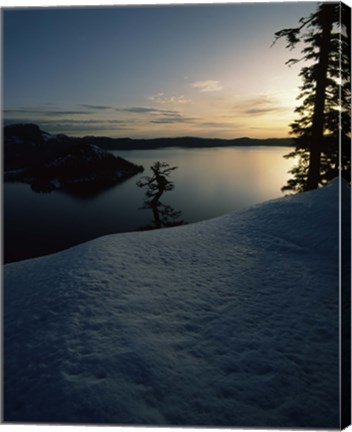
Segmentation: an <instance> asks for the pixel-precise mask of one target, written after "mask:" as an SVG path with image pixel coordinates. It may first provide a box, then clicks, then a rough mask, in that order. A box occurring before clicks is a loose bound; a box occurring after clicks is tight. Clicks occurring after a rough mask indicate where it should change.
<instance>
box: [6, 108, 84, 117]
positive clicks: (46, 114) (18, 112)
mask: <svg viewBox="0 0 352 432" xmlns="http://www.w3.org/2000/svg"><path fill="white" fill-rule="evenodd" d="M4 114H5V115H6V114H11V115H23V114H30V115H34V116H44V117H55V116H65V115H79V114H92V113H91V111H82V110H80V111H78V110H75V111H73V110H70V111H66V110H44V109H37V108H24V109H22V108H21V109H5V110H4Z"/></svg>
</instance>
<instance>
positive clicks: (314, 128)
mask: <svg viewBox="0 0 352 432" xmlns="http://www.w3.org/2000/svg"><path fill="white" fill-rule="evenodd" d="M299 22H300V26H299V27H296V28H290V29H284V30H280V31H278V32H277V33H275V40H274V43H275V42H276V40H277V39H280V38H282V37H283V38H286V40H287V46H286V47H287V48H290V49H293V48H294V47H295V46H296V44H297V43H299V42H303V43H304V48H303V49H302V51H301V53H302V54H303V57H302V58H301V59H290V60H288V62H287V64H289V65H293V64H296V63H298V62H300V61H302V60H303V61H307V62H309V65H308V66H305V67H303V68H302V70H301V72H300V76H301V77H302V79H303V85H302V86H301V87H300V90H301V92H300V94H299V96H298V98H297V99H299V100H301V105H300V106H298V107H297V108H296V110H295V112H296V113H297V114H298V115H299V118H298V119H297V120H296V121H294V122H293V123H292V124H291V125H290V127H291V132H290V133H291V134H292V135H294V136H295V144H296V148H295V150H294V151H293V152H291V153H289V154H288V155H286V156H285V157H287V158H290V157H298V159H299V163H298V165H297V166H295V167H294V168H293V169H292V170H291V171H290V172H291V174H293V176H294V177H293V179H290V180H289V181H288V184H287V185H286V186H284V187H283V188H282V190H285V191H294V192H300V191H304V190H310V189H315V188H317V187H318V186H320V185H323V184H325V183H327V182H328V181H329V180H331V179H332V178H333V177H336V176H337V175H339V169H340V171H341V173H342V175H343V176H344V177H345V178H346V179H347V180H348V181H350V154H351V153H350V151H351V150H350V140H349V138H348V135H349V134H350V124H351V117H350V105H351V58H350V50H351V17H350V11H349V8H348V7H347V6H345V5H343V4H342V3H324V4H321V5H320V6H319V7H318V10H317V11H316V12H315V13H313V14H311V15H310V16H309V17H307V18H301V20H300V21H299ZM340 141H341V148H339V142H340ZM339 150H341V151H339Z"/></svg>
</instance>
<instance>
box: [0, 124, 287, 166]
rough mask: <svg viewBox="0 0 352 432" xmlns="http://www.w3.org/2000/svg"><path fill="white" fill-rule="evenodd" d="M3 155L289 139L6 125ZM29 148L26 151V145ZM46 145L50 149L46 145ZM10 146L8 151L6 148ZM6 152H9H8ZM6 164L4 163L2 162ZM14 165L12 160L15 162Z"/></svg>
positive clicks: (276, 142) (279, 143) (268, 143)
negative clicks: (99, 133)
mask: <svg viewBox="0 0 352 432" xmlns="http://www.w3.org/2000/svg"><path fill="white" fill-rule="evenodd" d="M4 141H5V156H6V153H7V156H8V157H7V163H9V162H10V160H9V159H11V162H14V161H13V159H14V157H15V156H17V158H19V159H20V158H21V157H22V156H23V155H26V158H28V157H29V156H30V155H31V156H33V155H34V154H35V157H36V158H38V157H42V158H43V159H45V157H46V156H45V155H46V154H47V152H49V153H51V152H59V151H62V149H63V148H67V147H69V146H70V145H72V144H93V145H96V146H98V147H100V148H102V149H105V150H146V149H158V148H164V147H181V148H206V147H229V146H246V147H247V146H292V145H293V140H292V139H290V138H269V139H254V138H247V137H244V138H235V139H220V138H198V137H176V138H153V139H132V138H109V137H96V136H85V137H83V138H78V137H69V136H67V135H63V134H59V135H51V134H49V133H47V132H44V131H42V130H40V128H39V127H38V126H37V125H34V124H20V125H10V126H5V128H4ZM29 144H30V145H31V147H32V148H31V150H29V148H28V145H29ZM46 144H50V146H48V145H46ZM9 146H10V147H11V149H9V148H8V147H9ZM9 150H10V151H9ZM5 162H6V161H5ZM15 162H16V161H15Z"/></svg>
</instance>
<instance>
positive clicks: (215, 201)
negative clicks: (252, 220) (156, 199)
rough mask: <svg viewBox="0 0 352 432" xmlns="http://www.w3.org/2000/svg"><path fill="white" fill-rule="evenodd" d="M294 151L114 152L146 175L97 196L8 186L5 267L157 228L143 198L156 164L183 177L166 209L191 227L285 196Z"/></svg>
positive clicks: (165, 199) (5, 193)
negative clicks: (142, 184)
mask: <svg viewBox="0 0 352 432" xmlns="http://www.w3.org/2000/svg"><path fill="white" fill-rule="evenodd" d="M288 152H289V148H287V147H246V148H244V147H226V148H205V149H181V148H167V149H161V150H160V149H157V150H130V151H114V152H112V153H114V154H115V155H119V156H121V157H124V158H125V159H127V160H130V161H131V162H134V163H137V164H139V165H143V166H144V168H145V171H144V173H142V174H138V175H136V176H134V177H132V178H130V179H128V180H127V181H125V182H123V183H121V184H119V185H116V186H114V187H111V188H110V189H107V190H104V191H103V192H101V193H99V194H96V195H88V196H87V195H86V196H77V195H76V196H75V195H72V194H70V193H68V192H64V191H54V192H51V193H37V192H33V191H32V190H31V187H30V186H29V185H27V184H22V183H5V184H4V188H3V197H4V212H3V215H4V232H3V234H4V260H5V262H12V261H17V260H21V259H25V258H30V257H35V256H41V255H46V254H49V253H52V252H56V251H59V250H63V249H65V248H67V247H70V246H73V245H76V244H79V243H82V242H84V241H87V240H90V239H93V238H96V237H99V236H102V235H105V234H111V233H118V232H128V231H135V230H138V229H140V228H141V227H143V226H145V225H148V224H149V223H151V222H152V211H151V210H150V209H141V207H143V202H144V190H143V189H141V188H138V187H137V186H136V181H137V180H138V179H139V178H141V177H142V176H144V175H148V174H149V167H150V165H152V164H153V163H154V162H155V161H158V160H159V161H164V162H167V163H169V164H170V165H171V166H177V167H178V169H177V170H175V171H173V172H172V174H171V177H170V178H171V180H173V181H174V184H175V188H174V190H173V191H170V192H167V193H165V194H164V195H163V196H162V198H161V201H162V202H163V203H164V204H167V205H169V206H172V208H173V209H174V210H176V211H180V212H182V214H181V216H180V219H183V220H184V221H185V222H187V223H194V222H197V221H201V220H205V219H210V218H214V217H217V216H221V215H223V214H226V213H229V212H232V211H235V210H238V209H241V208H244V207H247V206H250V205H253V204H256V203H259V202H263V201H266V200H269V199H273V198H278V197H281V196H283V194H282V192H281V190H280V189H281V187H282V186H284V185H285V183H286V181H287V179H288V177H289V174H288V170H289V169H290V168H291V167H292V165H293V164H294V161H293V160H292V159H291V160H287V159H284V158H283V155H284V154H287V153H288Z"/></svg>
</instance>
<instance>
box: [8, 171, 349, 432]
mask: <svg viewBox="0 0 352 432" xmlns="http://www.w3.org/2000/svg"><path fill="white" fill-rule="evenodd" d="M342 192H343V196H344V197H345V198H346V199H348V197H349V194H350V190H349V188H348V186H347V185H346V184H344V185H343V191H342ZM338 212H339V183H338V180H337V179H336V180H335V181H333V182H332V183H330V184H329V185H328V186H326V187H324V188H323V189H320V190H317V191H312V192H306V193H303V194H300V195H297V196H292V197H286V198H282V199H278V200H274V201H270V202H266V203H264V204H261V205H257V206H254V207H251V208H249V209H247V210H243V211H240V212H235V213H232V214H229V215H226V216H224V217H220V218H217V219H213V220H210V221H206V222H201V223H197V224H193V225H192V224H191V225H187V226H182V227H177V228H170V229H167V230H159V231H152V232H139V233H129V234H117V235H110V236H106V237H101V238H99V239H96V240H94V241H90V242H88V243H85V244H82V245H80V246H77V247H74V248H71V249H68V250H66V251H64V252H60V253H57V254H54V255H50V256H47V257H42V258H36V259H31V260H27V261H22V262H18V263H14V264H8V265H5V266H4V272H3V273H4V326H3V331H4V392H3V396H4V419H5V421H7V422H34V423H40V422H47V423H48V422H58V423H67V422H68V423H94V424H101V423H109V424H111V423H113V424H124V425H141V424H144V425H189V426H190V425H193V426H195V425H198V426H200V425H202V426H237V427H264V428H268V427H276V428H278V427H280V428H284V427H290V428H298V427H304V428H311V429H316V428H339V253H338V236H339V213H338Z"/></svg>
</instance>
